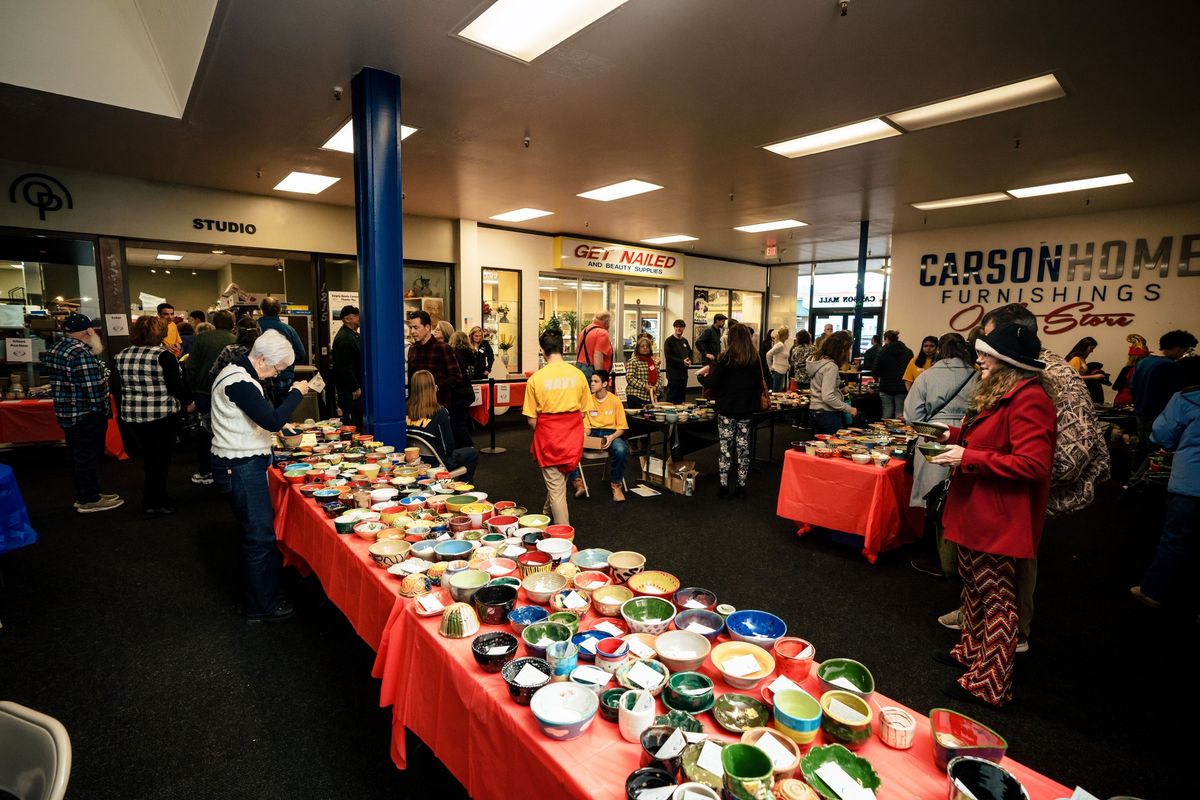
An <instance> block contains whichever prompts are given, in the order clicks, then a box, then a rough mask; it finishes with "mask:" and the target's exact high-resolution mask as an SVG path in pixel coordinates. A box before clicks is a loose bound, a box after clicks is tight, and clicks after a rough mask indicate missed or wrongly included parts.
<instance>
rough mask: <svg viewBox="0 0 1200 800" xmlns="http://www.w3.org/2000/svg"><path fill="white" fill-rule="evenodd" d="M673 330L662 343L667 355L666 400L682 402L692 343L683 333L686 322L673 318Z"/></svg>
mask: <svg viewBox="0 0 1200 800" xmlns="http://www.w3.org/2000/svg"><path fill="white" fill-rule="evenodd" d="M671 327H672V328H674V329H675V332H674V333H672V334H671V335H670V336H668V337H667V341H666V342H664V343H663V352H664V354H665V355H666V357H667V402H668V403H682V402H683V400H684V396H685V395H686V393H687V379H688V367H690V366H691V365H692V343H691V342H689V341H688V340H687V338H686V337H685V336H684V335H683V330H684V328H686V327H687V323H686V322H684V321H683V320H681V319H677V320H675V323H674V324H673V325H672V326H671Z"/></svg>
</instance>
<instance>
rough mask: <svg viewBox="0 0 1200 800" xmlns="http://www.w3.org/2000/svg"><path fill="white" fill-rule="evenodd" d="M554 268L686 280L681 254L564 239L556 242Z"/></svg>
mask: <svg viewBox="0 0 1200 800" xmlns="http://www.w3.org/2000/svg"><path fill="white" fill-rule="evenodd" d="M554 268H555V269H570V270H578V271H581V272H602V273H605V274H607V275H626V276H631V277H637V278H661V279H664V280H672V281H681V280H683V256H681V255H679V254H678V253H667V252H664V251H662V250H650V249H648V248H645V247H632V246H630V245H625V244H610V243H607V242H592V241H588V240H586V239H570V238H567V237H565V236H558V237H555V239H554Z"/></svg>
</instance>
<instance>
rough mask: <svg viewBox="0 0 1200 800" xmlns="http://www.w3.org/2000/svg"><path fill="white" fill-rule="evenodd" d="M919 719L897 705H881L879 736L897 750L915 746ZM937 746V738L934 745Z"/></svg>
mask: <svg viewBox="0 0 1200 800" xmlns="http://www.w3.org/2000/svg"><path fill="white" fill-rule="evenodd" d="M916 730H917V719H916V717H914V716H913V715H912V714H910V713H908V712H907V711H905V710H904V709H902V708H897V707H896V706H880V707H879V738H880V739H883V743H884V744H886V745H887V746H888V747H894V748H896V749H897V750H907V749H908V748H910V747H912V746H913V740H914V738H915V736H916ZM936 746H937V741H936V738H935V740H934V747H936Z"/></svg>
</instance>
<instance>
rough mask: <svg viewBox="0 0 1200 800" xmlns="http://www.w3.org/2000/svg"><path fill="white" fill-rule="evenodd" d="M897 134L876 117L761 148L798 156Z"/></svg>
mask: <svg viewBox="0 0 1200 800" xmlns="http://www.w3.org/2000/svg"><path fill="white" fill-rule="evenodd" d="M899 135H900V131H898V130H896V129H895V128H893V127H892V126H891V125H888V124H887V123H886V122H884V121H883V120H881V119H879V118H878V117H877V118H875V119H868V120H864V121H862V122H855V123H853V124H851V125H843V126H841V127H840V128H833V129H831V130H827V131H821V132H820V133H810V134H808V135H806V136H801V137H799V138H796V139H788V140H787V141H786V142H779V143H777V144H768V145H765V146H764V147H763V149H764V150H770V151H771V152H772V153H777V154H779V155H781V156H786V157H787V158H799V157H801V156H811V155H815V154H816V153H824V152H826V151H829V150H837V149H839V148H842V147H853V146H854V145H856V144H865V143H867V142H873V141H875V140H877V139H887V138H889V137H892V136H899Z"/></svg>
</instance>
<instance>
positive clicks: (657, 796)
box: [505, 387, 675, 800]
mask: <svg viewBox="0 0 1200 800" xmlns="http://www.w3.org/2000/svg"><path fill="white" fill-rule="evenodd" d="M505 388H507V387H505ZM674 791H675V786H674V784H672V785H671V786H655V787H654V788H653V789H642V790H641V791H640V792H638V793H637V800H670V797H671V793H672V792H674Z"/></svg>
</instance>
